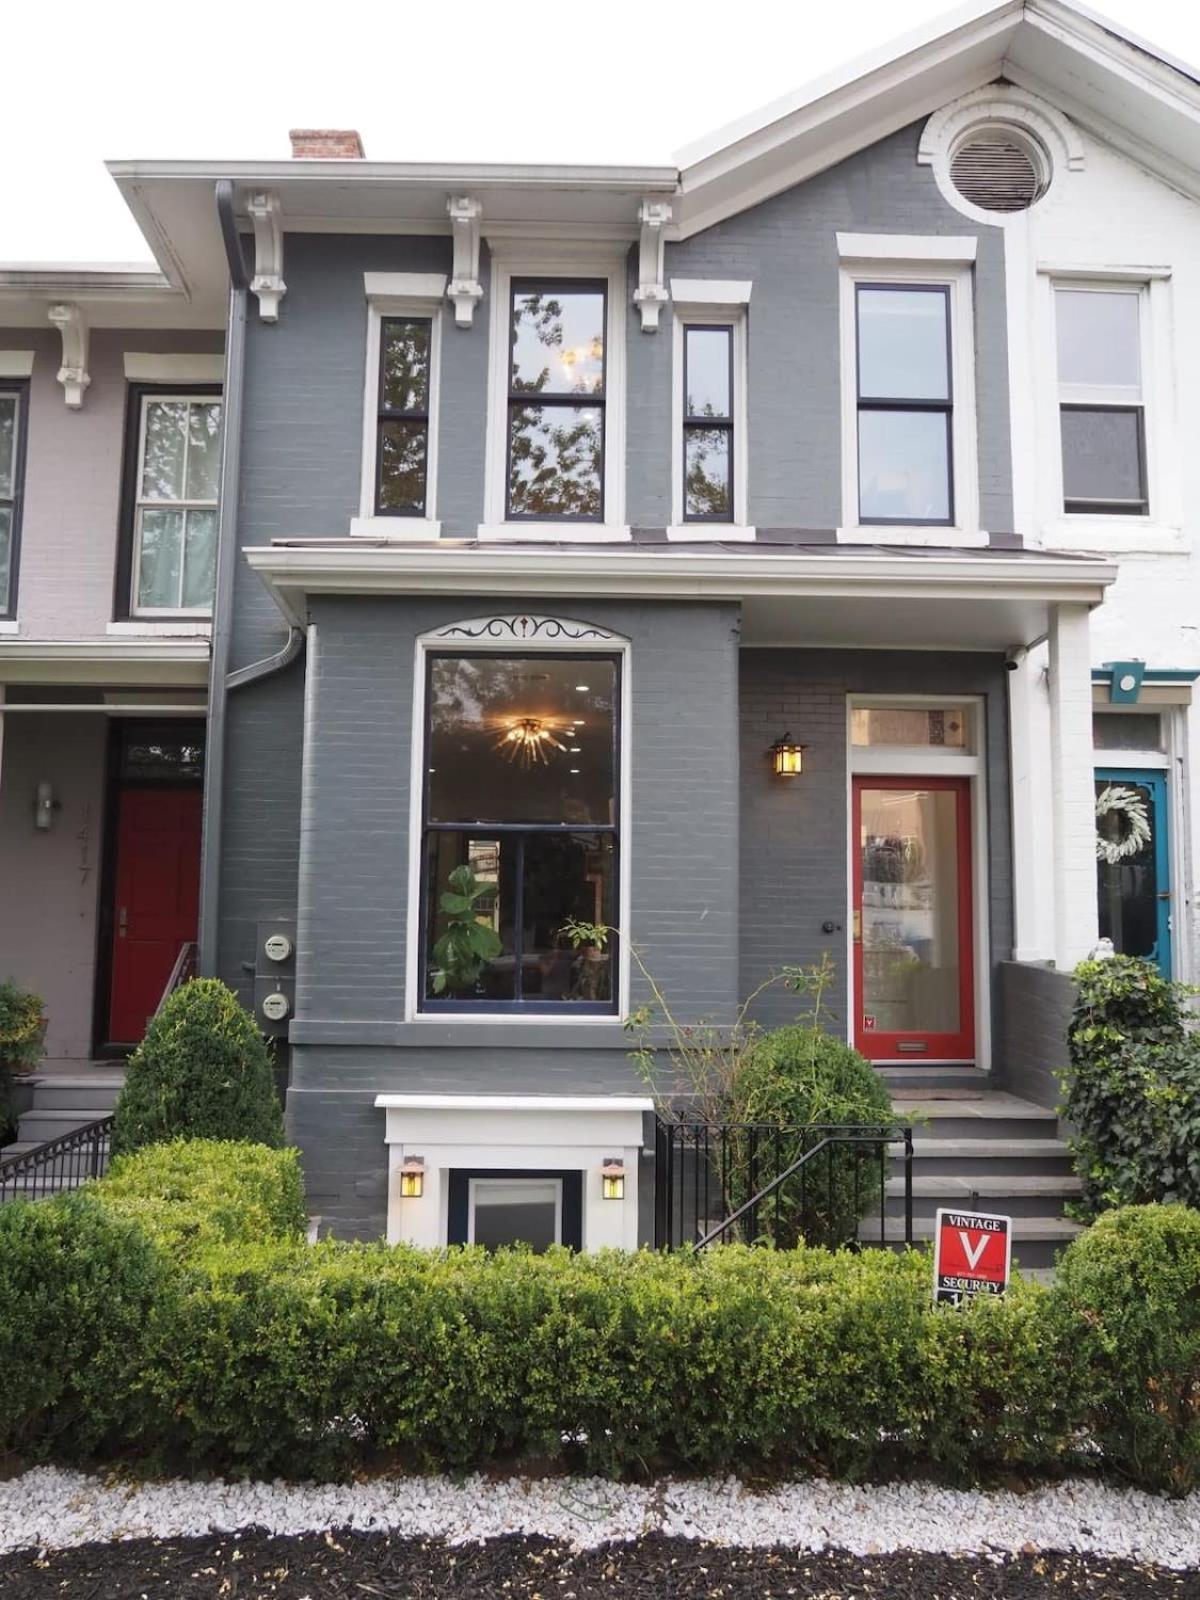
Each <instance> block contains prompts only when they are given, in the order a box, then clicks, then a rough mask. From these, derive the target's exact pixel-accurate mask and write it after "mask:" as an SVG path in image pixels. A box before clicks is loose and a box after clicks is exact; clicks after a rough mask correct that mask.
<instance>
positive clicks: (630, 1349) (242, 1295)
mask: <svg viewBox="0 0 1200 1600" xmlns="http://www.w3.org/2000/svg"><path fill="white" fill-rule="evenodd" d="M299 1194H300V1191H299V1175H298V1167H297V1164H296V1157H295V1153H294V1152H291V1151H278V1150H268V1149H265V1148H261V1147H253V1146H244V1145H243V1146H238V1145H221V1144H211V1143H199V1144H193V1145H186V1144H177V1145H173V1146H164V1147H161V1148H157V1149H153V1150H148V1151H145V1152H143V1153H141V1154H139V1155H136V1156H133V1157H130V1158H127V1159H126V1160H124V1161H122V1162H120V1163H119V1164H117V1165H116V1166H115V1168H114V1171H113V1174H112V1176H111V1178H109V1179H106V1180H105V1181H104V1182H102V1183H100V1184H98V1185H96V1186H95V1187H94V1189H92V1190H91V1191H89V1192H87V1193H85V1194H83V1195H79V1196H75V1197H72V1198H71V1199H69V1200H64V1201H54V1202H50V1203H45V1204H42V1205H40V1206H37V1207H31V1206H28V1205H25V1204H23V1203H14V1204H12V1205H9V1206H6V1207H4V1208H3V1209H2V1210H0V1360H2V1361H3V1362H4V1366H3V1367H2V1368H0V1370H3V1371H4V1372H5V1374H6V1379H7V1381H6V1384H5V1385H4V1386H3V1400H2V1402H0V1439H2V1440H3V1441H4V1442H6V1443H7V1444H8V1445H9V1446H10V1447H16V1448H20V1449H22V1450H23V1451H24V1452H26V1453H27V1454H30V1455H41V1456H46V1457H51V1458H55V1459H59V1460H69V1461H73V1462H87V1461H96V1460H100V1459H110V1460H111V1459H112V1458H113V1457H114V1456H115V1455H119V1456H120V1457H121V1459H122V1460H124V1461H126V1462H129V1463H134V1464H140V1465H141V1466H142V1467H143V1468H144V1469H148V1470H158V1469H163V1470H165V1469H170V1470H179V1469H183V1470H190V1471H217V1472H222V1473H226V1474H231V1475H251V1474H275V1473H278V1474H282V1475H284V1476H289V1477H304V1476H317V1477H323V1478H338V1477H343V1476H346V1475H348V1474H350V1473H352V1472H353V1471H355V1470H358V1469H361V1468H366V1467H370V1466H373V1465H378V1464H380V1463H385V1464H389V1465H391V1466H393V1467H397V1468H400V1469H416V1468H421V1469H448V1470H465V1469H469V1468H481V1467H485V1466H486V1465H487V1464H488V1463H490V1462H494V1461H496V1460H498V1459H504V1458H507V1459H514V1458H522V1457H523V1458H527V1459H528V1458H540V1459H543V1460H545V1459H546V1458H549V1459H551V1460H556V1461H559V1462H561V1463H563V1464H565V1465H572V1466H578V1467H581V1468H585V1469H588V1470H592V1471H597V1472H601V1473H605V1474H609V1475H613V1476H616V1475H627V1474H646V1473H650V1472H659V1471H669V1470H675V1471H690V1472H727V1471H735V1470H736V1471H738V1472H741V1473H758V1472H794V1471H815V1472H821V1473H829V1474H833V1475H836V1476H840V1477H848V1478H867V1477H881V1476H889V1475H896V1474H908V1475H915V1474H925V1475H929V1474H932V1475H935V1476H938V1477H940V1478H943V1479H945V1480H947V1481H952V1482H958V1483H967V1482H973V1481H978V1480H980V1479H988V1478H994V1477H996V1476H997V1475H999V1474H1002V1473H1006V1472H1012V1471H1017V1472H1021V1473H1040V1474H1045V1473H1058V1472H1061V1471H1063V1470H1066V1469H1067V1468H1068V1467H1072V1466H1079V1465H1081V1464H1083V1465H1089V1464H1090V1465H1091V1466H1093V1467H1096V1466H1099V1467H1101V1468H1105V1467H1108V1468H1111V1469H1112V1470H1113V1471H1115V1472H1118V1473H1120V1474H1121V1475H1123V1476H1124V1477H1127V1478H1129V1479H1132V1480H1133V1481H1135V1482H1138V1483H1142V1484H1145V1485H1147V1486H1148V1487H1154V1488H1166V1489H1169V1490H1172V1491H1175V1492H1182V1491H1186V1490H1187V1489H1189V1488H1190V1487H1192V1486H1194V1484H1195V1483H1196V1481H1197V1476H1198V1473H1200V1408H1198V1407H1197V1405H1196V1401H1195V1395H1196V1393H1197V1392H1200V1391H1198V1389H1197V1387H1196V1386H1197V1384H1198V1383H1200V1373H1198V1371H1197V1325H1198V1318H1200V1311H1198V1306H1200V1243H1198V1240H1197V1236H1198V1235H1200V1216H1198V1215H1197V1214H1195V1213H1192V1212H1188V1211H1185V1210H1184V1209H1183V1208H1182V1207H1169V1208H1168V1207H1145V1208H1137V1209H1131V1210H1129V1211H1126V1212H1124V1213H1114V1214H1113V1216H1112V1217H1111V1218H1108V1219H1106V1220H1105V1223H1104V1224H1102V1225H1101V1226H1098V1227H1097V1228H1096V1229H1094V1230H1092V1232H1091V1233H1090V1234H1088V1235H1085V1236H1083V1238H1082V1239H1081V1240H1080V1241H1079V1242H1077V1243H1076V1244H1075V1245H1073V1246H1072V1247H1071V1250H1070V1251H1069V1252H1068V1255H1067V1258H1066V1261H1065V1262H1064V1266H1063V1271H1062V1274H1061V1277H1060V1281H1059V1283H1058V1284H1057V1285H1056V1286H1055V1287H1053V1288H1050V1289H1047V1288H1045V1287H1043V1286H1040V1285H1037V1284H1025V1283H1022V1282H1017V1283H1016V1284H1014V1286H1013V1288H1012V1290H1011V1292H1010V1293H1009V1295H1008V1296H1007V1297H1006V1298H1005V1299H1004V1300H1001V1301H991V1300H989V1301H986V1302H983V1303H981V1304H978V1305H974V1306H971V1307H969V1308H967V1309H964V1310H955V1309H952V1308H948V1307H940V1308H936V1309H935V1308H934V1306H933V1305H932V1303H931V1295H930V1281H931V1280H930V1269H929V1262H928V1259H927V1257H925V1256H924V1255H922V1254H919V1253H917V1252H913V1253H910V1254H907V1255H903V1256H899V1255H891V1254H888V1253H885V1252H880V1251H868V1252H865V1253H863V1254H853V1253H850V1252H840V1253H832V1252H829V1251H824V1250H817V1249H799V1250H795V1251H776V1250H771V1249H762V1248H759V1249H749V1248H744V1247H738V1246H729V1247H725V1248H721V1249H716V1250H712V1251H709V1252H707V1253H705V1254H702V1255H695V1254H691V1253H687V1252H681V1253H678V1254H675V1255H659V1254H652V1253H650V1252H646V1251H643V1252H639V1253H634V1254H623V1253H618V1252H602V1253H600V1254H597V1255H590V1256H583V1255H572V1254H571V1253H569V1252H567V1251H564V1250H556V1251H551V1252H550V1253H549V1254H547V1255H544V1256H533V1255H530V1254H528V1253H526V1252H522V1251H511V1252H501V1253H500V1254H498V1255H494V1256H489V1255H486V1254H485V1253H484V1252H482V1251H480V1250H474V1249H451V1250H442V1251H433V1252H422V1251H418V1250H414V1249H410V1248H407V1247H399V1248H392V1247H389V1246H387V1245H384V1244H382V1243H377V1244H338V1243H333V1242H325V1243H322V1244H319V1245H315V1246H313V1245H308V1244H306V1243H305V1242H304V1237H303V1231H302V1230H303V1217H302V1213H301V1207H300V1204H299ZM1143 1258H1144V1263H1145V1264H1144V1268H1143V1265H1142V1262H1143ZM1151 1280H1152V1281H1153V1285H1154V1288H1153V1293H1152V1294H1150V1293H1149V1291H1148V1283H1149V1282H1150V1281H1151ZM1131 1415H1135V1416H1136V1417H1137V1419H1138V1420H1137V1422H1136V1424H1133V1425H1131V1424H1130V1422H1129V1418H1130V1416H1131ZM1131 1427H1132V1432H1130V1428H1131Z"/></svg>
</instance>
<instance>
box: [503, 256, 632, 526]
mask: <svg viewBox="0 0 1200 1600" xmlns="http://www.w3.org/2000/svg"><path fill="white" fill-rule="evenodd" d="M607 303H608V285H607V282H606V281H605V280H589V279H582V278H562V279H559V278H555V279H549V278H514V279H512V281H511V287H510V298H509V359H508V399H507V474H506V489H505V515H506V517H507V518H508V519H509V520H510V521H519V520H522V519H525V520H530V521H535V522H537V521H562V522H603V521H604V447H605V438H604V434H605V409H606V405H607V387H606V382H605V378H606V372H605V367H606V356H607Z"/></svg>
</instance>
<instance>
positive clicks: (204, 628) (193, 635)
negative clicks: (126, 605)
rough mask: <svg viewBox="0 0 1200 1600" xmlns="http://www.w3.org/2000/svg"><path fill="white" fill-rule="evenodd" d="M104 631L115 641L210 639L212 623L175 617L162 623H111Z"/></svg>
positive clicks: (106, 625)
mask: <svg viewBox="0 0 1200 1600" xmlns="http://www.w3.org/2000/svg"><path fill="white" fill-rule="evenodd" d="M104 631H105V633H107V634H108V635H109V637H110V638H114V639H209V638H211V637H212V622H211V621H210V619H209V618H208V617H197V618H196V620H195V621H194V622H189V621H187V620H186V619H181V618H179V617H173V618H171V620H170V621H167V620H166V619H165V618H164V620H163V621H162V622H151V621H149V619H145V620H143V621H140V622H139V621H134V622H109V623H106V624H105V627H104Z"/></svg>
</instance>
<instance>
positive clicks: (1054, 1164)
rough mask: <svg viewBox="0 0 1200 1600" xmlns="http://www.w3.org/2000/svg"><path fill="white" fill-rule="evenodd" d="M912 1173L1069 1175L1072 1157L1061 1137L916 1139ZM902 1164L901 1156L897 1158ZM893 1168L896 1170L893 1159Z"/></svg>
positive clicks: (926, 1175) (925, 1175)
mask: <svg viewBox="0 0 1200 1600" xmlns="http://www.w3.org/2000/svg"><path fill="white" fill-rule="evenodd" d="M913 1157H914V1161H913V1174H914V1176H916V1175H918V1174H919V1175H920V1176H921V1177H923V1178H933V1177H938V1178H940V1177H946V1176H948V1177H960V1178H963V1179H964V1180H965V1181H967V1182H968V1183H969V1182H971V1181H972V1179H973V1178H974V1177H976V1176H978V1177H994V1176H997V1175H999V1174H1001V1173H1003V1174H1007V1175H1010V1176H1012V1177H1017V1176H1020V1175H1024V1176H1026V1177H1043V1178H1049V1177H1056V1176H1058V1175H1060V1174H1061V1175H1063V1176H1067V1175H1069V1174H1070V1172H1071V1157H1070V1152H1069V1151H1068V1150H1067V1147H1066V1145H1065V1144H1064V1143H1063V1141H1062V1140H1061V1139H1004V1138H1000V1139H990V1138H989V1139H934V1138H928V1137H926V1136H924V1135H922V1136H921V1137H919V1138H914V1139H913ZM898 1159H899V1160H900V1164H901V1167H902V1158H898ZM892 1170H893V1172H895V1171H896V1170H897V1162H896V1161H893V1164H892Z"/></svg>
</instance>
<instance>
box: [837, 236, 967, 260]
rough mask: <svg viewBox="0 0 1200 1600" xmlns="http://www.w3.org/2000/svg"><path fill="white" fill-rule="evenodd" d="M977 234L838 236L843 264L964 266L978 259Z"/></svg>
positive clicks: (839, 252) (838, 245) (839, 251)
mask: <svg viewBox="0 0 1200 1600" xmlns="http://www.w3.org/2000/svg"><path fill="white" fill-rule="evenodd" d="M977 243H978V241H977V240H976V238H975V236H974V234H967V235H965V236H963V237H961V238H960V237H955V236H953V235H946V234H929V233H839V234H838V236H837V247H838V255H839V257H840V258H841V259H842V260H843V261H942V262H953V263H955V264H959V265H961V264H965V263H966V262H969V261H974V259H975V247H976V245H977Z"/></svg>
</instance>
